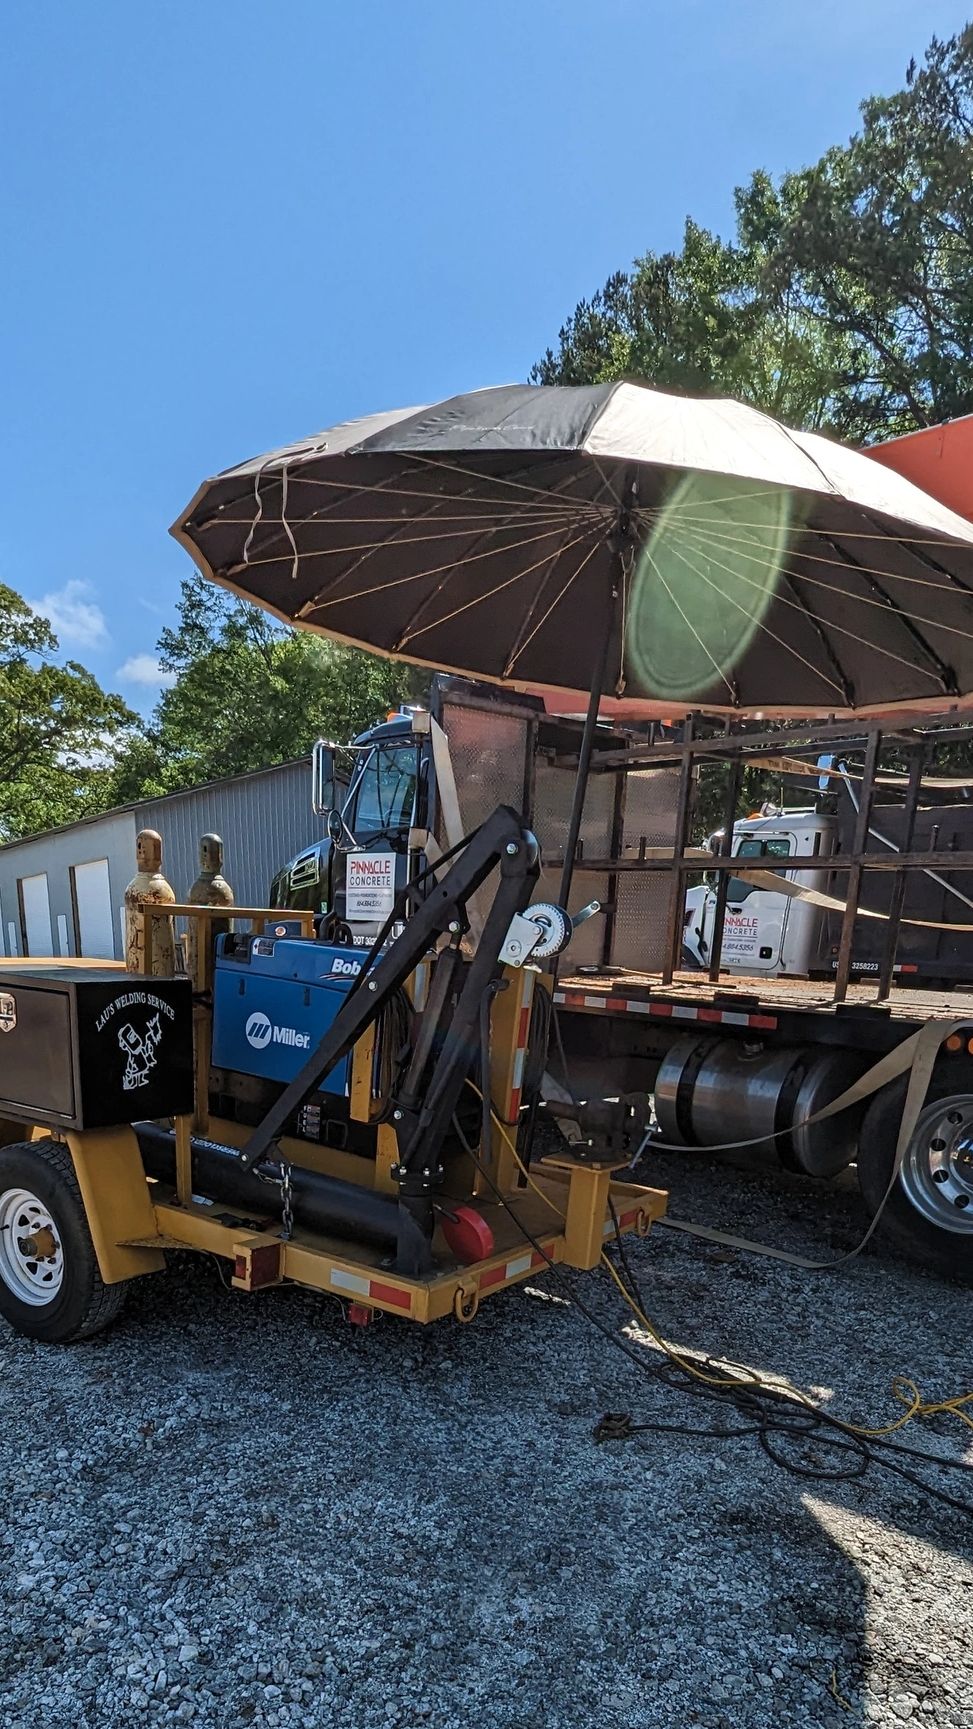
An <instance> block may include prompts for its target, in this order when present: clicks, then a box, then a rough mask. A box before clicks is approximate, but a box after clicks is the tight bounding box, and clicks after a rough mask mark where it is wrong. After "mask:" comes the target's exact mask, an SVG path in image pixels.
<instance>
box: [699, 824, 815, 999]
mask: <svg viewBox="0 0 973 1729" xmlns="http://www.w3.org/2000/svg"><path fill="white" fill-rule="evenodd" d="M721 840H722V835H720V834H715V835H711V836H710V838H709V842H708V844H709V846H710V849H711V851H716V850H717V847H718V843H719V842H720V841H721ZM836 846H837V823H836V820H835V818H834V816H832V815H828V814H827V813H823V812H819V811H816V810H812V809H805V810H777V809H776V808H773V807H770V808H768V807H767V806H764V807H763V811H762V812H761V813H755V814H754V815H752V816H748V817H745V818H743V819H741V820H740V821H738V822H737V823H735V824H734V828H733V844H732V848H731V855H730V856H731V857H732V858H738V859H740V861H741V863H742V861H743V860H746V861H747V865H748V866H750V868H755V869H760V868H764V869H766V870H777V869H779V868H780V862H781V860H783V859H786V858H788V857H797V856H802V857H805V858H806V857H808V856H809V855H823V856H828V855H829V854H831V853H833V852H834V851H835V850H836ZM820 874H821V873H820V872H818V871H786V872H785V873H784V875H785V877H786V880H787V881H788V882H793V883H797V884H798V885H799V886H800V887H802V888H815V887H820V881H818V882H816V881H815V878H818V879H819V878H820ZM717 887H718V877H717V875H716V873H715V872H713V871H711V872H708V873H704V877H703V881H702V882H701V883H700V884H699V885H698V886H697V887H695V888H691V889H688V890H687V892H686V913H685V924H684V930H683V953H684V958H685V960H686V961H687V963H688V964H689V965H690V966H697V967H708V966H709V964H710V958H711V956H712V953H713V939H714V934H715V930H716V912H717ZM821 940H822V909H821V908H820V907H818V906H815V905H813V904H812V903H810V902H807V901H800V900H795V899H794V898H793V897H792V896H789V895H786V894H783V893H781V894H775V893H774V892H773V891H772V890H770V889H763V888H759V887H757V886H756V885H755V884H753V883H750V882H746V881H745V880H744V879H743V878H742V877H737V876H731V878H730V882H729V887H728V890H727V897H726V918H725V923H724V929H723V947H722V954H721V962H720V964H721V966H722V967H723V969H724V970H725V971H726V972H735V973H745V974H747V975H748V976H750V977H753V976H755V975H757V976H760V975H765V976H768V977H770V976H774V977H779V976H785V975H787V976H792V977H797V978H806V977H807V975H808V973H810V972H811V971H813V970H814V968H815V966H816V964H817V962H818V957H819V954H820V948H821Z"/></svg>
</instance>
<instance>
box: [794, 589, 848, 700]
mask: <svg viewBox="0 0 973 1729" xmlns="http://www.w3.org/2000/svg"><path fill="white" fill-rule="evenodd" d="M781 576H782V578H783V580H784V581H785V582H786V584H787V586H788V588H789V589H790V591H791V593H792V595H793V596H794V599H795V601H796V602H797V604H798V606H799V607H800V609H801V611H802V612H803V614H804V616H805V618H806V619H807V622H808V624H809V625H810V626H811V629H812V630H813V632H814V634H815V636H816V637H817V639H818V641H819V643H820V644H821V649H822V652H823V654H824V656H825V658H826V659H827V662H828V665H829V666H830V668H831V671H832V672H833V673H834V675H835V677H836V678H837V679H838V680H839V682H840V684H841V690H842V694H843V697H844V701H845V704H846V706H847V707H848V708H854V706H855V687H854V685H853V684H852V682H851V679H850V678H849V677H848V674H847V673H846V672H845V669H844V667H843V666H842V664H841V662H840V660H839V659H838V656H837V655H836V654H835V651H834V649H833V648H832V646H831V644H830V642H829V641H828V638H827V634H826V632H825V629H824V626H823V624H822V623H821V620H820V619H819V618H818V617H817V615H816V613H815V612H814V611H813V610H812V608H811V607H810V606H809V605H808V603H807V601H806V600H805V599H804V596H803V594H802V593H801V591H800V589H799V588H798V586H797V577H796V575H795V573H794V572H793V571H790V570H782V571H781ZM812 580H813V579H812Z"/></svg>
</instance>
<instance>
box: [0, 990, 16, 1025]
mask: <svg viewBox="0 0 973 1729" xmlns="http://www.w3.org/2000/svg"><path fill="white" fill-rule="evenodd" d="M16 1025H17V999H16V997H12V996H10V994H9V992H7V991H4V992H3V993H2V994H0V1033H12V1032H13V1030H14V1027H15V1026H16Z"/></svg>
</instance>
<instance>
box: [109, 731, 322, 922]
mask: <svg viewBox="0 0 973 1729" xmlns="http://www.w3.org/2000/svg"><path fill="white" fill-rule="evenodd" d="M138 819H139V821H138V826H139V828H156V829H158V831H159V833H160V834H161V836H162V845H163V857H164V859H165V870H166V876H167V877H168V879H169V881H170V882H171V884H172V886H173V888H174V889H175V891H176V894H177V896H178V897H179V899H180V900H182V899H184V897H185V896H186V895H187V894H188V893H189V889H190V887H191V885H192V883H193V882H194V881H195V880H196V876H197V873H198V870H199V837H200V835H203V834H214V833H215V834H218V835H221V836H222V839H223V858H224V863H225V870H226V877H227V881H228V882H229V883H230V884H232V887H233V893H234V895H235V897H236V900H237V903H238V905H240V906H251V907H262V906H266V904H267V892H268V890H269V888H270V883H271V878H272V877H273V876H274V874H275V872H276V871H278V870H279V869H280V867H281V865H282V864H285V863H286V862H287V860H288V859H289V858H291V857H293V855H294V853H296V852H300V851H301V850H302V848H304V847H306V846H310V844H311V842H312V841H314V840H318V839H319V838H320V836H321V834H322V833H323V825H322V823H321V820H320V818H319V817H315V816H314V814H313V813H312V810H311V770H310V765H309V763H308V762H306V761H305V762H293V763H285V764H284V765H283V767H281V768H272V769H266V770H265V771H264V772H263V774H252V775H246V776H244V777H241V778H240V779H239V780H227V781H217V782H216V783H215V784H214V785H212V786H205V787H200V788H198V789H197V790H196V791H193V792H185V793H179V794H177V795H175V796H174V797H172V798H164V799H160V800H159V801H158V803H157V804H146V805H141V806H140V807H139V811H138Z"/></svg>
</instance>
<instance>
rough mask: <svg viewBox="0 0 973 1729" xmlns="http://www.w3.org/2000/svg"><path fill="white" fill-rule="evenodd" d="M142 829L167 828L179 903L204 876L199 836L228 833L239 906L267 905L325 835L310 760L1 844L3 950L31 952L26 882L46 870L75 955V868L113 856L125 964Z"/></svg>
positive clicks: (170, 872)
mask: <svg viewBox="0 0 973 1729" xmlns="http://www.w3.org/2000/svg"><path fill="white" fill-rule="evenodd" d="M142 828H154V829H158V831H159V833H160V834H161V836H162V843H163V862H164V867H165V873H166V876H167V877H168V879H169V881H170V882H171V884H172V886H173V888H174V889H175V891H176V896H177V899H179V900H182V899H184V898H185V896H186V895H187V894H188V893H189V889H190V886H191V884H192V883H193V882H194V880H195V878H196V874H197V871H198V868H199V837H200V835H203V834H207V833H214V832H215V833H216V834H218V835H221V836H222V838H223V847H224V858H225V867H226V875H227V879H228V881H229V882H230V883H231V884H232V886H233V892H234V894H235V896H236V900H237V904H238V905H239V906H264V905H265V904H266V899H267V892H268V890H269V888H270V883H271V878H272V877H273V876H274V874H275V872H276V871H277V870H278V869H279V868H280V866H281V865H282V864H284V863H286V861H287V860H288V859H289V858H292V857H293V855H294V854H295V853H297V852H300V851H301V850H302V849H303V848H304V847H306V846H310V845H311V842H312V841H314V840H317V839H318V838H319V837H320V835H321V832H322V825H321V822H320V820H319V819H318V818H316V817H315V816H314V815H313V814H312V811H311V775H310V764H309V761H308V760H306V759H305V760H303V761H300V762H294V763H284V764H283V765H282V766H281V767H279V768H270V769H264V770H263V771H262V772H261V773H259V774H252V775H243V776H240V777H239V778H238V779H236V780H227V781H216V782H214V783H213V784H212V785H211V786H205V787H198V788H195V789H193V790H192V791H189V792H181V793H173V794H172V795H171V797H169V798H164V799H158V800H153V801H151V802H147V803H145V804H140V805H137V806H135V807H129V808H127V809H124V810H118V811H113V812H109V814H108V815H107V816H104V817H99V818H98V819H96V820H95V821H93V822H83V823H75V824H74V825H73V826H72V827H71V828H66V829H61V830H58V831H55V832H53V833H51V834H44V835H35V836H34V837H33V838H32V839H31V840H25V841H14V842H11V843H10V844H9V845H7V846H5V847H0V939H2V940H0V954H4V955H7V954H24V953H26V952H27V950H26V947H25V942H24V930H23V922H22V919H21V908H20V895H19V893H18V884H19V883H20V881H22V879H23V878H24V877H30V876H37V875H41V874H43V875H45V876H46V877H47V892H48V900H49V902H50V911H51V942H52V950H53V952H54V953H55V954H59V953H67V954H72V955H74V954H77V953H78V952H79V944H78V936H77V930H76V924H75V917H74V905H73V901H72V890H71V868H72V866H74V865H79V864H87V863H89V862H92V861H94V860H96V859H107V861H108V876H109V884H110V890H111V900H112V919H113V928H114V936H115V957H116V959H119V960H121V959H122V958H123V956H124V949H123V939H122V928H121V917H120V914H121V908H122V905H123V902H124V895H125V887H126V884H127V883H129V882H130V881H131V879H132V877H133V875H134V874H135V836H136V834H137V832H138V830H139V829H142ZM11 927H12V929H11Z"/></svg>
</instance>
